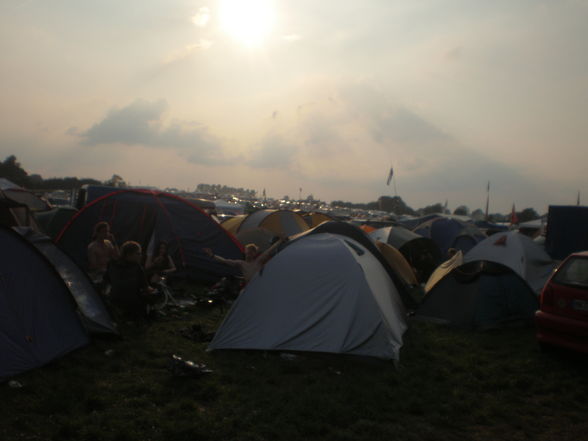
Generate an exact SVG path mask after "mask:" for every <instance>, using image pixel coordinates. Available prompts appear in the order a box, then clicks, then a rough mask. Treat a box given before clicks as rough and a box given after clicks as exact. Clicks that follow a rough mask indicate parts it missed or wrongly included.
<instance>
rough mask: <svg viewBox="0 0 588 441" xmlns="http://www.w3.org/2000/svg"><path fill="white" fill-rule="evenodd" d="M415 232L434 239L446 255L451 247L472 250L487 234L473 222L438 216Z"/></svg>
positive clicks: (421, 225)
mask: <svg viewBox="0 0 588 441" xmlns="http://www.w3.org/2000/svg"><path fill="white" fill-rule="evenodd" d="M413 232H415V233H417V234H420V235H421V236H423V237H428V238H430V239H432V240H433V241H434V242H435V243H436V244H437V245H438V246H439V249H440V250H441V255H442V256H443V257H445V256H446V255H447V250H448V249H449V248H455V249H456V250H460V251H461V252H463V253H464V254H465V253H467V252H468V251H469V250H471V249H472V248H473V247H474V246H475V245H476V244H477V243H478V242H480V241H482V240H484V239H485V238H486V236H485V235H484V233H482V232H481V231H480V230H479V229H478V228H477V227H476V226H475V225H474V224H473V223H472V222H464V221H463V220H460V219H457V218H454V217H437V218H433V219H430V220H428V221H426V222H424V223H422V224H420V225H419V226H417V227H416V228H415V229H413Z"/></svg>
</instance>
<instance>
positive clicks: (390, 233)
mask: <svg viewBox="0 0 588 441" xmlns="http://www.w3.org/2000/svg"><path fill="white" fill-rule="evenodd" d="M370 237H371V238H372V239H374V240H379V241H380V242H384V243H387V244H389V245H392V246H393V247H394V248H396V249H397V250H398V251H400V252H401V253H402V255H403V256H404V257H405V259H406V260H407V261H408V263H409V264H410V265H411V266H412V267H413V268H415V269H416V270H417V272H418V275H419V280H420V281H421V282H424V281H426V280H427V279H428V278H429V276H430V275H431V273H432V272H433V270H434V269H435V268H436V267H437V265H439V263H440V262H441V260H442V259H441V251H440V249H439V247H438V246H437V244H436V243H435V242H434V241H433V240H432V239H429V238H427V237H423V236H421V235H419V234H416V233H413V232H412V231H409V230H407V229H406V228H404V227H400V226H396V227H385V228H380V229H378V230H375V231H372V232H371V233H370Z"/></svg>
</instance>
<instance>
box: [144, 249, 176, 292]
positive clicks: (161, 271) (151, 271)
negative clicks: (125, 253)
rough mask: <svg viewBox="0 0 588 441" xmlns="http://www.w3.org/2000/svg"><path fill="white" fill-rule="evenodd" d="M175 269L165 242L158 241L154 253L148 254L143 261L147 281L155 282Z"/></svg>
mask: <svg viewBox="0 0 588 441" xmlns="http://www.w3.org/2000/svg"><path fill="white" fill-rule="evenodd" d="M175 270H176V265H175V264H174V260H173V259H172V257H171V256H170V255H169V251H168V244H167V242H159V245H158V246H157V248H156V252H155V254H148V255H147V260H146V261H145V271H146V272H147V276H148V279H149V283H151V284H156V283H159V282H161V281H162V279H163V278H164V277H165V276H166V275H168V274H169V273H173V272H174V271H175Z"/></svg>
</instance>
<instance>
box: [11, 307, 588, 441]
mask: <svg viewBox="0 0 588 441" xmlns="http://www.w3.org/2000/svg"><path fill="white" fill-rule="evenodd" d="M222 315H223V313H222V312H221V311H220V309H218V308H217V307H192V308H187V309H185V310H183V311H181V312H178V313H175V314H170V315H169V316H168V317H166V318H163V319H159V320H157V321H155V322H153V323H151V324H149V325H142V326H140V325H137V324H130V323H124V322H123V323H122V324H121V330H122V335H123V337H122V338H120V339H112V338H106V339H105V338H101V339H96V340H95V341H94V343H93V344H92V345H90V346H88V347H86V348H84V349H81V350H79V351H77V352H75V353H72V354H70V355H68V356H66V357H64V358H63V359H61V360H58V361H56V362H54V363H52V364H51V365H49V366H46V367H44V368H41V369H37V370H35V371H32V372H29V373H26V374H23V375H20V376H19V377H17V378H16V380H18V381H19V382H21V383H22V384H23V385H24V386H23V387H22V388H10V387H8V385H7V384H0V440H53V439H54V440H69V439H71V440H116V441H123V440H178V441H181V440H190V441H194V440H299V439H311V440H312V439H316V440H319V439H320V440H370V441H373V440H374V439H395V440H463V439H472V440H496V439H502V440H531V439H532V440H580V439H588V420H587V419H586V415H587V414H588V375H587V374H588V370H587V368H588V361H587V359H586V358H584V357H578V356H573V355H571V354H567V353H565V352H555V353H548V354H544V353H541V352H540V351H539V349H538V347H537V345H536V343H535V340H534V335H533V330H532V329H508V330H502V331H495V332H489V333H469V332H460V331H455V330H450V329H446V328H442V327H438V326H434V325H430V324H425V323H419V322H414V323H411V324H410V325H411V326H410V329H409V331H408V333H407V334H406V337H405V346H404V348H403V349H402V352H401V362H400V364H399V366H398V368H395V367H394V366H393V365H392V364H391V363H388V362H380V361H366V360H362V359H357V358H352V357H340V356H327V355H319V354H314V355H313V354H300V355H298V357H297V358H296V359H295V360H287V359H284V358H282V357H281V356H280V354H277V353H263V352H230V351H226V352H220V353H207V352H205V349H206V343H202V342H195V341H192V340H190V339H188V338H186V337H184V336H182V335H181V332H180V330H181V329H184V328H187V327H190V326H191V325H193V324H201V325H202V326H204V327H205V328H207V329H209V330H214V329H215V328H216V326H217V324H218V323H219V322H220V319H221V318H222ZM174 353H175V354H178V355H180V356H182V357H184V358H185V359H190V360H194V361H197V362H204V363H206V364H207V365H208V366H209V368H210V369H212V370H213V373H211V374H208V375H206V376H202V377H200V378H190V377H175V376H173V375H171V373H170V372H169V371H168V370H167V366H168V360H169V358H170V355H171V354H174ZM107 354H108V355H107Z"/></svg>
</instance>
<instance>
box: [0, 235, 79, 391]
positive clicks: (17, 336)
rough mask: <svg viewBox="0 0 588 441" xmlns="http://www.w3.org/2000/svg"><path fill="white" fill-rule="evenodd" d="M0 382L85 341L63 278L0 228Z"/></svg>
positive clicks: (20, 239)
mask: <svg viewBox="0 0 588 441" xmlns="http://www.w3.org/2000/svg"><path fill="white" fill-rule="evenodd" d="M0 246H1V247H2V249H3V250H4V252H3V253H0V268H2V270H1V273H0V381H2V380H5V379H6V378H9V377H11V376H13V375H16V374H18V373H20V372H24V371H27V370H30V369H33V368H36V367H39V366H42V365H44V364H46V363H49V362H50V361H52V360H54V359H56V358H58V357H61V356H63V355H65V354H67V353H68V352H71V351H73V350H74V349H77V348H80V347H82V346H84V345H86V344H88V342H89V339H88V336H87V334H86V331H85V330H84V327H83V326H82V323H81V322H80V320H79V318H78V315H77V313H76V305H75V303H74V300H73V298H72V296H71V293H70V291H69V290H68V287H67V286H66V284H65V282H64V280H63V279H62V278H61V277H60V276H59V274H58V273H57V271H56V270H55V269H54V267H53V266H52V265H51V263H50V262H49V260H47V259H46V258H45V257H44V256H43V255H42V254H41V253H39V252H38V251H37V249H36V248H35V247H34V246H33V245H31V244H30V243H29V242H27V240H25V239H24V238H23V237H21V236H20V235H19V234H17V233H16V232H14V231H12V230H11V229H7V228H0Z"/></svg>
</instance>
